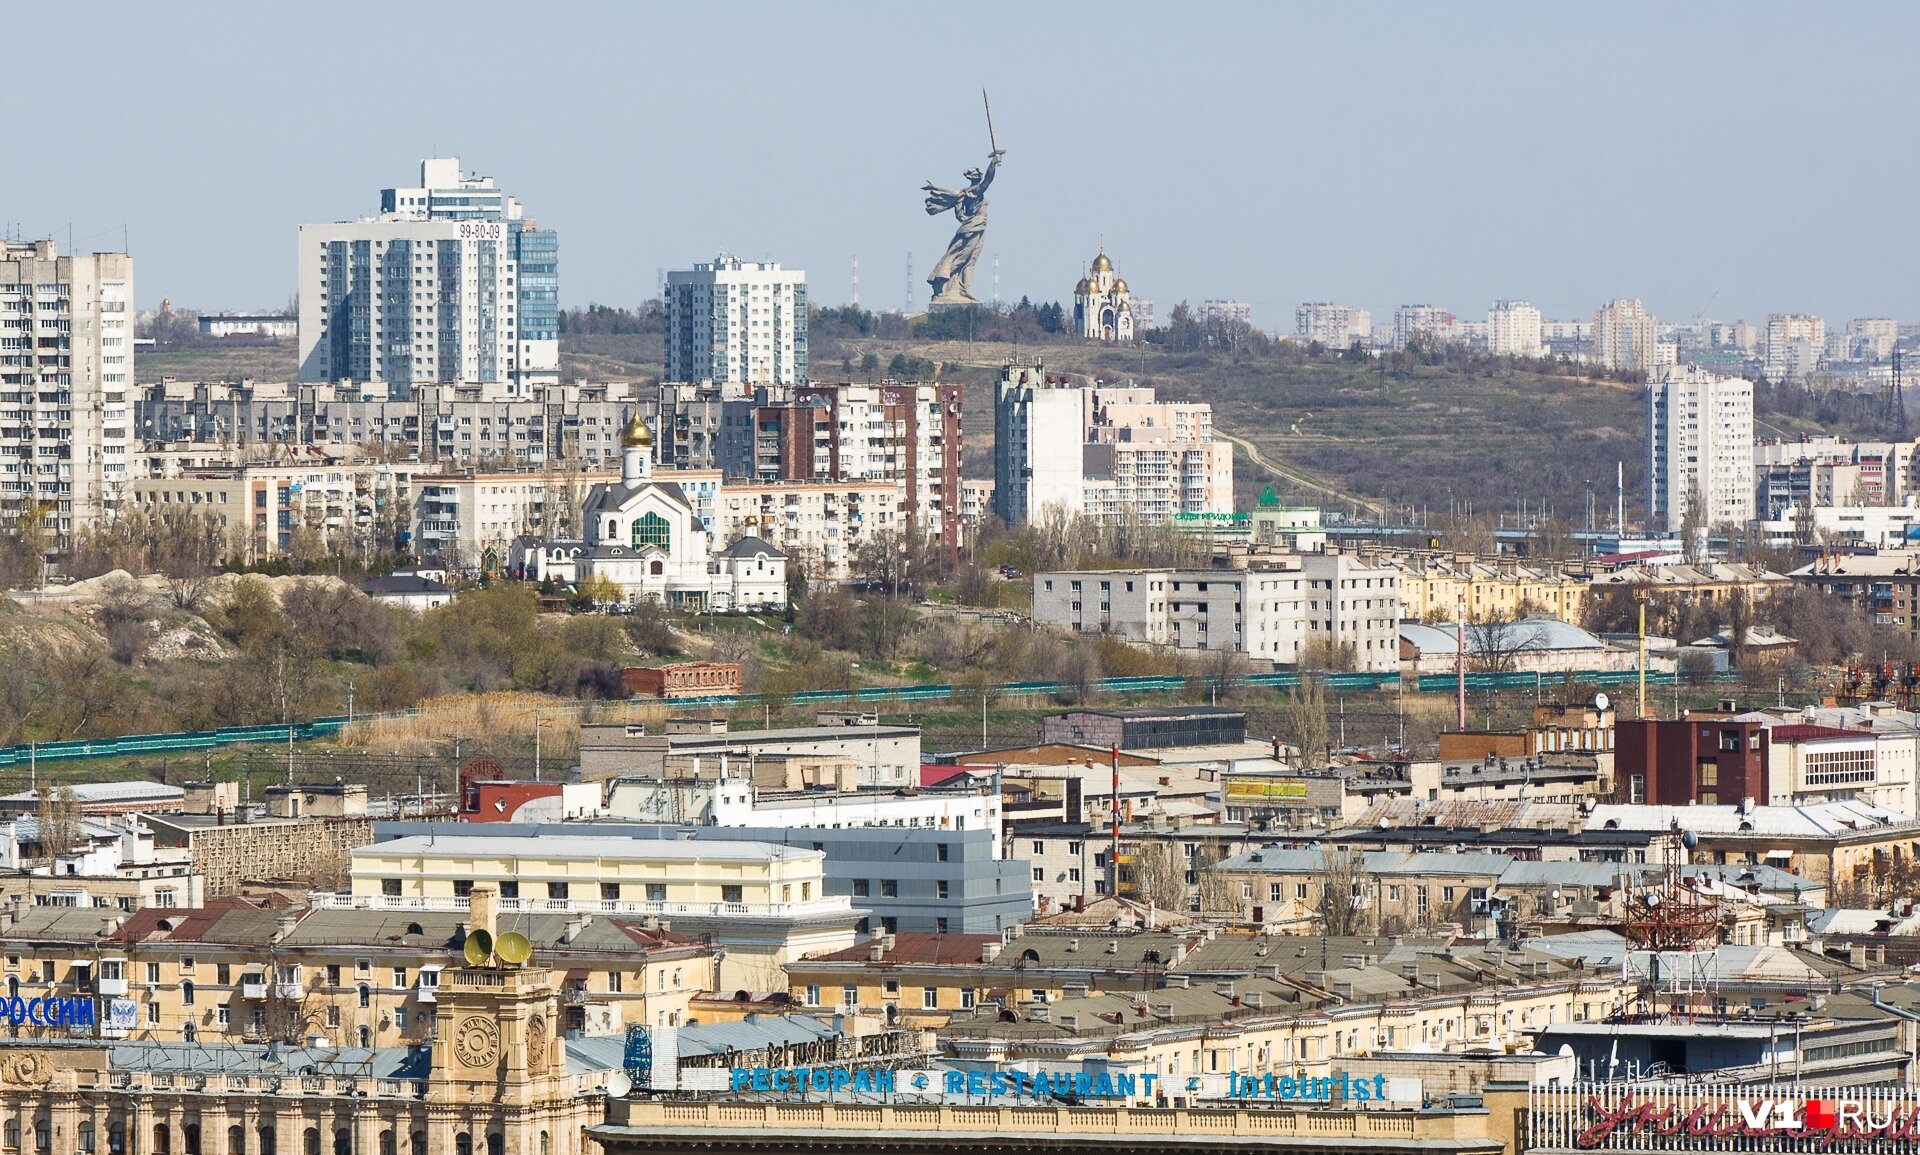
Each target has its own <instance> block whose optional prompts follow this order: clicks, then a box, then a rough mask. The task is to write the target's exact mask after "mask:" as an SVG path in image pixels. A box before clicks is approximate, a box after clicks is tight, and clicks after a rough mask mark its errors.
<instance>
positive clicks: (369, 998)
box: [356, 983, 373, 1010]
mask: <svg viewBox="0 0 1920 1155" xmlns="http://www.w3.org/2000/svg"><path fill="white" fill-rule="evenodd" d="M356 993H357V994H358V995H359V996H360V1009H361V1010H366V1009H367V1008H368V1007H371V1006H372V1005H373V988H372V987H370V986H368V985H367V984H365V983H361V984H360V987H359V990H358V991H357V992H356Z"/></svg>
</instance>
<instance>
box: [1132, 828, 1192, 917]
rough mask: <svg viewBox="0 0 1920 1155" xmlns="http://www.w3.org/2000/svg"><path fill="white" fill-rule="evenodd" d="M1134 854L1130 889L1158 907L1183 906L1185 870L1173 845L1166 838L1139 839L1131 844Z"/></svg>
mask: <svg viewBox="0 0 1920 1155" xmlns="http://www.w3.org/2000/svg"><path fill="white" fill-rule="evenodd" d="M1130 853H1131V854H1132V855H1133V867H1132V869H1133V893H1134V895H1135V897H1137V898H1139V899H1140V900H1141V901H1143V902H1147V903H1151V904H1152V905H1154V906H1156V907H1159V908H1160V909H1161V910H1182V909H1185V907H1186V905H1187V872H1186V869H1185V868H1184V867H1183V866H1182V865H1181V864H1180V862H1178V861H1177V860H1175V858H1174V856H1173V846H1172V844H1171V843H1168V842H1165V841H1156V842H1139V843H1135V844H1134V845H1133V846H1132V847H1131V848H1130Z"/></svg>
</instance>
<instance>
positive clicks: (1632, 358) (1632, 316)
mask: <svg viewBox="0 0 1920 1155" xmlns="http://www.w3.org/2000/svg"><path fill="white" fill-rule="evenodd" d="M1659 340H1660V327H1659V325H1658V323H1657V322H1655V321H1654V319H1653V315H1652V314H1651V313H1648V312H1647V307H1646V306H1645V305H1642V304H1641V303H1640V302H1639V301H1636V300H1631V299H1626V298H1623V299H1620V300H1616V301H1608V302H1607V303H1606V304H1604V305H1602V306H1600V307H1599V308H1598V309H1595V310H1594V311H1593V352H1592V359H1593V362H1594V364H1596V365H1599V366H1600V367H1601V368H1603V369H1612V370H1616V371H1626V372H1632V373H1651V372H1653V370H1654V368H1655V367H1656V365H1657V363H1658V359H1659V350H1658V348H1656V346H1657V345H1658V344H1659Z"/></svg>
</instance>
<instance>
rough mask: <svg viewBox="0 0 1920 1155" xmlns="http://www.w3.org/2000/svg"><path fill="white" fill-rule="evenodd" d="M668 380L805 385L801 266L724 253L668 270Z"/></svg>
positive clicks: (804, 299)
mask: <svg viewBox="0 0 1920 1155" xmlns="http://www.w3.org/2000/svg"><path fill="white" fill-rule="evenodd" d="M666 379H667V380H668V381H714V382H744V383H747V384H751V385H804V384H806V382H807V274H806V272H805V271H804V270H801V269H783V268H781V267H780V266H779V265H778V264H776V263H771V262H759V261H743V260H741V259H739V258H738V257H729V256H725V255H722V256H719V257H716V258H714V259H713V260H712V261H711V262H707V263H703V264H696V265H694V266H693V268H691V269H675V270H671V271H669V272H668V273H667V373H666Z"/></svg>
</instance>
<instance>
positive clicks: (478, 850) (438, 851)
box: [353, 834, 824, 863]
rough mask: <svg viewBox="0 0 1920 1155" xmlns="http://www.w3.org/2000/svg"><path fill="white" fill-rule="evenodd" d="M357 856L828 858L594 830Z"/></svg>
mask: <svg viewBox="0 0 1920 1155" xmlns="http://www.w3.org/2000/svg"><path fill="white" fill-rule="evenodd" d="M353 853H354V855H355V856H356V857H358V856H359V855H362V854H366V855H379V856H381V857H385V858H391V857H401V858H548V859H564V860H567V861H581V860H592V859H602V858H614V859H629V860H634V861H653V862H754V863H760V862H778V861H793V860H800V859H820V858H822V857H824V856H823V855H822V854H821V853H820V851H818V850H802V849H800V848H799V847H795V846H775V845H773V844H771V843H766V842H725V841H717V842H706V841H701V842H691V841H685V840H682V839H679V838H612V837H605V836H592V835H585V836H581V835H554V834H533V835H507V834H495V835H487V836H485V837H481V836H478V835H465V834H460V835H446V834H426V835H412V836H409V837H404V838H393V839H388V840H387V841H385V842H376V843H374V844H373V845H371V846H361V847H356V848H355V849H354V851H353Z"/></svg>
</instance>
